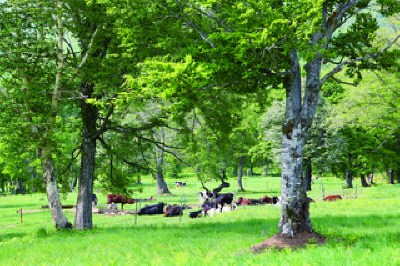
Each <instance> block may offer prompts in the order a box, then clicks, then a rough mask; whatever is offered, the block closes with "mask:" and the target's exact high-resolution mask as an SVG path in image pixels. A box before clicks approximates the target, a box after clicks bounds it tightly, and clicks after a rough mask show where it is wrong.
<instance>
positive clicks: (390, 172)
mask: <svg viewBox="0 0 400 266" xmlns="http://www.w3.org/2000/svg"><path fill="white" fill-rule="evenodd" d="M387 177H388V181H389V184H394V171H393V169H388V170H387Z"/></svg>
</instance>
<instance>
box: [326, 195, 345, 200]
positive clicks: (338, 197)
mask: <svg viewBox="0 0 400 266" xmlns="http://www.w3.org/2000/svg"><path fill="white" fill-rule="evenodd" d="M339 199H342V196H340V195H328V196H326V197H324V201H335V200H339Z"/></svg>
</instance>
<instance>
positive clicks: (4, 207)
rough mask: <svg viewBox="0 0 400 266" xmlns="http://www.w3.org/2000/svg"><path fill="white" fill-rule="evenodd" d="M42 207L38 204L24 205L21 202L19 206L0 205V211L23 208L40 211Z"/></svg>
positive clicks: (24, 203)
mask: <svg viewBox="0 0 400 266" xmlns="http://www.w3.org/2000/svg"><path fill="white" fill-rule="evenodd" d="M41 207H42V205H40V204H38V203H26V202H21V203H20V204H0V208H1V209H21V208H22V209H24V208H38V209H40V208H41Z"/></svg>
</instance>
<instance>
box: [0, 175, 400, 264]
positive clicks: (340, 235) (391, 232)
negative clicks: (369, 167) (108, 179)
mask: <svg viewBox="0 0 400 266" xmlns="http://www.w3.org/2000/svg"><path fill="white" fill-rule="evenodd" d="M175 181H176V180H173V179H167V182H168V184H169V187H170V189H171V192H172V193H173V195H171V196H157V195H155V194H154V193H155V185H154V181H153V180H151V179H143V180H142V182H143V183H144V185H143V193H141V194H135V195H132V196H133V197H134V198H146V197H150V196H154V197H156V200H155V201H154V203H157V202H159V201H163V202H166V203H169V204H172V203H178V204H181V203H184V202H186V203H187V204H189V205H191V206H193V207H195V206H196V204H198V198H197V193H198V192H199V191H201V190H202V189H201V185H200V183H199V182H197V181H196V180H194V179H190V178H188V179H187V180H184V181H185V182H187V186H186V187H179V188H177V187H175V186H174V182H175ZM228 182H230V183H231V187H230V188H225V189H224V190H223V192H228V191H229V192H235V187H236V182H235V180H234V179H230V180H228ZM279 182H280V181H279V177H245V179H244V187H245V189H246V192H244V193H239V194H237V195H236V197H238V196H242V197H249V198H250V197H252V198H261V197H262V196H264V195H269V196H275V195H278V194H279V190H280V189H279V186H280V183H279ZM356 183H359V180H358V179H356V180H354V184H356ZM216 185H218V183H215V184H210V183H207V184H206V186H207V187H208V188H213V187H215V186H216ZM399 192H400V186H399V185H398V184H396V185H388V184H386V183H385V182H383V180H381V181H379V180H378V184H377V185H376V186H373V187H369V188H363V189H361V188H360V185H358V188H357V190H356V189H353V190H351V191H350V190H344V189H342V181H341V180H338V179H334V178H323V179H322V180H317V181H316V182H315V184H314V185H313V190H312V191H311V192H310V193H308V194H309V196H310V197H312V198H313V199H315V200H316V202H315V203H312V204H311V208H310V212H311V219H312V223H313V227H314V230H315V231H317V232H318V233H320V234H322V235H324V236H325V237H326V238H327V244H326V245H324V246H316V245H315V244H314V243H312V242H310V243H309V245H308V247H307V248H305V249H298V250H283V251H278V250H267V251H265V252H263V253H261V254H253V253H252V252H251V251H250V248H251V246H252V245H255V244H257V243H260V242H262V241H263V240H265V239H267V238H269V237H270V236H272V235H274V234H276V233H277V232H278V229H277V224H278V221H279V214H280V208H279V207H276V206H274V205H261V206H239V207H238V209H237V210H236V211H232V212H229V213H222V214H217V215H215V216H214V217H205V218H199V219H189V218H188V216H187V213H188V211H185V212H184V214H183V216H182V217H168V218H167V217H163V216H161V215H155V216H137V220H136V218H135V215H104V214H97V213H94V214H93V222H94V229H93V230H87V231H78V230H67V231H56V230H55V229H54V228H53V225H52V222H51V217H50V213H49V210H47V209H42V208H41V206H42V205H45V204H46V203H47V201H46V195H45V194H33V195H6V196H2V197H0V250H1V252H0V265H400V208H399V202H400V196H399V194H400V193H399ZM96 193H97V197H98V199H99V204H105V203H106V200H107V199H106V196H107V195H106V194H107V193H104V194H102V193H101V192H99V191H96ZM323 194H325V195H326V194H342V195H344V199H343V200H339V201H335V202H324V201H322V195H323ZM75 201H76V195H75V194H74V193H72V194H69V195H67V197H66V198H65V199H64V200H63V203H64V204H74V203H75ZM118 207H119V208H120V205H118ZM135 207H136V206H135V204H133V205H129V204H126V205H124V209H135ZM20 209H22V222H21V215H20V213H18V212H17V211H18V210H20ZM195 209H196V208H195ZM64 211H65V213H66V215H67V217H68V219H69V220H70V221H72V222H73V219H74V213H73V210H71V209H65V210H64Z"/></svg>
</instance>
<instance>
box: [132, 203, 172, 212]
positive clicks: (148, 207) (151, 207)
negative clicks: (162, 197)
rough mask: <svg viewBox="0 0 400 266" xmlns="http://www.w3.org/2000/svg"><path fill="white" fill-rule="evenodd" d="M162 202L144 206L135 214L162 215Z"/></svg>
mask: <svg viewBox="0 0 400 266" xmlns="http://www.w3.org/2000/svg"><path fill="white" fill-rule="evenodd" d="M164 205H165V203H164V202H159V203H157V204H153V205H146V206H145V207H143V208H141V209H140V210H139V211H138V212H137V214H138V215H143V214H148V215H153V214H163V211H164Z"/></svg>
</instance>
